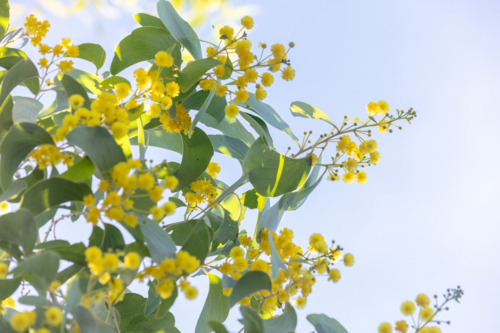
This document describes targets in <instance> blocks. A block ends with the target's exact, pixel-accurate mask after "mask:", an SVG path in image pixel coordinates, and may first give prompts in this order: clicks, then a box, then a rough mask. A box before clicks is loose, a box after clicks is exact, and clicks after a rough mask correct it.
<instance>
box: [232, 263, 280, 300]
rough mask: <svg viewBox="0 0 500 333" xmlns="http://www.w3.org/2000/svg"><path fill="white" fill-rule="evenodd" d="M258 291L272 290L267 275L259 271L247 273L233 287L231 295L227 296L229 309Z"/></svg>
mask: <svg viewBox="0 0 500 333" xmlns="http://www.w3.org/2000/svg"><path fill="white" fill-rule="evenodd" d="M259 290H267V291H271V290H272V285H271V280H270V279H269V275H267V274H266V273H264V272H261V271H250V272H247V273H246V274H244V275H243V276H242V277H241V278H240V279H239V280H238V281H237V282H236V284H235V285H234V287H233V290H232V292H231V295H230V296H229V307H230V308H232V307H233V306H234V305H235V304H236V303H238V302H239V301H241V300H242V299H243V298H245V297H247V296H249V295H251V294H253V293H255V292H257V291H259Z"/></svg>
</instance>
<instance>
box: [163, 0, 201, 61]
mask: <svg viewBox="0 0 500 333" xmlns="http://www.w3.org/2000/svg"><path fill="white" fill-rule="evenodd" d="M156 8H157V10H158V16H159V17H160V19H161V21H162V22H163V24H164V25H165V27H166V28H167V29H168V31H169V32H170V33H171V34H172V36H174V37H175V39H177V40H178V41H179V42H180V43H181V44H182V45H184V47H185V48H186V49H187V50H188V51H189V53H191V55H192V56H193V57H194V58H195V59H201V58H203V55H202V53H201V46H200V41H199V39H198V36H197V35H196V32H194V30H193V28H191V26H190V25H189V24H188V23H187V22H186V21H184V20H183V19H182V17H180V16H179V14H177V12H176V11H175V8H174V6H172V4H171V3H170V2H167V1H165V0H160V1H158V3H157V5H156Z"/></svg>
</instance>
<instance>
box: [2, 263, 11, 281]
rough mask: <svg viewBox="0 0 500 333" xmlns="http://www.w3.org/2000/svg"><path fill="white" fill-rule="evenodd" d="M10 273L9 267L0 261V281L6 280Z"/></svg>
mask: <svg viewBox="0 0 500 333" xmlns="http://www.w3.org/2000/svg"><path fill="white" fill-rule="evenodd" d="M8 272H9V266H8V265H7V264H5V263H4V262H2V261H0V279H5V277H6V276H7V273H8Z"/></svg>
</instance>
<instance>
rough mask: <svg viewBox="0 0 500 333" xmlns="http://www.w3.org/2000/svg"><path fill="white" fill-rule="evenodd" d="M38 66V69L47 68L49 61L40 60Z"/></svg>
mask: <svg viewBox="0 0 500 333" xmlns="http://www.w3.org/2000/svg"><path fill="white" fill-rule="evenodd" d="M38 66H40V68H49V61H48V60H47V59H45V58H42V59H40V61H39V62H38Z"/></svg>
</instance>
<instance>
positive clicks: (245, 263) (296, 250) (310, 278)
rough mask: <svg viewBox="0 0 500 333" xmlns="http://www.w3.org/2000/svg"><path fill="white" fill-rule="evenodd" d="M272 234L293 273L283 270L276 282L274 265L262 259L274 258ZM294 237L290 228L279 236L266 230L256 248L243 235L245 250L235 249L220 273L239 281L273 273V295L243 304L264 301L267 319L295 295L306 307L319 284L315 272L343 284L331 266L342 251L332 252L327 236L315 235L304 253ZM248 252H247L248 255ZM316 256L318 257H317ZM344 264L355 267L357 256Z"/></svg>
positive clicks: (265, 293)
mask: <svg viewBox="0 0 500 333" xmlns="http://www.w3.org/2000/svg"><path fill="white" fill-rule="evenodd" d="M269 233H271V235H272V238H273V242H274V245H275V247H276V250H277V252H278V255H279V256H280V259H281V260H282V261H283V262H284V263H285V265H286V266H287V269H288V271H289V273H290V274H288V273H287V272H285V271H283V270H280V272H279V275H278V277H277V278H276V279H274V280H272V275H271V265H270V263H269V262H268V261H266V260H264V259H261V258H260V257H261V256H264V255H267V256H271V244H270V243H269V238H268V237H269V236H268V234H269ZM293 237H294V235H293V231H292V230H290V229H287V228H284V229H283V230H281V231H280V234H279V235H278V234H276V233H274V232H272V231H268V230H267V229H264V230H262V231H261V233H260V235H259V239H260V243H259V246H258V247H253V245H252V239H251V238H250V237H248V236H246V235H240V236H239V241H240V245H241V247H234V248H232V249H231V252H230V253H229V257H228V258H227V259H226V261H225V262H224V263H222V264H221V265H220V266H219V267H218V269H219V271H220V272H221V273H222V274H226V275H229V276H231V277H232V278H233V279H235V280H237V279H239V278H240V277H241V276H242V273H243V272H245V271H247V270H252V271H262V272H265V273H267V274H269V276H270V278H271V281H272V291H271V292H268V291H263V293H262V294H261V293H260V292H259V293H255V294H253V295H250V296H249V297H246V298H244V299H243V300H242V301H240V304H244V305H250V300H251V298H252V297H255V298H256V299H258V300H259V302H260V309H261V310H262V312H261V314H263V316H264V317H266V318H267V317H272V315H273V311H275V310H276V308H277V307H278V305H279V304H283V303H285V302H288V301H290V300H291V298H292V297H294V296H296V297H295V298H294V302H295V305H296V306H297V307H298V308H300V309H301V308H304V306H305V305H306V303H307V297H308V296H309V294H310V293H311V292H312V287H313V286H314V284H315V283H316V277H315V276H314V274H313V273H314V272H317V273H319V274H328V276H329V278H328V279H329V280H331V281H333V282H334V283H336V282H338V281H339V279H340V272H339V270H338V269H335V268H330V265H333V264H334V263H336V262H338V261H339V260H340V256H341V252H340V248H332V249H328V246H327V245H326V242H325V239H324V238H323V236H322V235H320V234H313V235H311V238H310V242H309V244H310V246H309V249H308V251H306V252H305V253H303V251H302V248H301V247H299V246H297V245H296V244H294V243H293ZM244 249H246V253H245V250H244ZM314 253H317V255H313V254H314ZM303 264H307V265H308V266H309V267H308V268H305V267H304V266H303ZM344 264H345V265H346V266H352V265H353V264H354V257H353V256H352V255H351V254H346V255H345V256H344ZM299 291H300V296H299ZM223 292H224V294H225V295H230V294H231V289H224V291H223Z"/></svg>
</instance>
